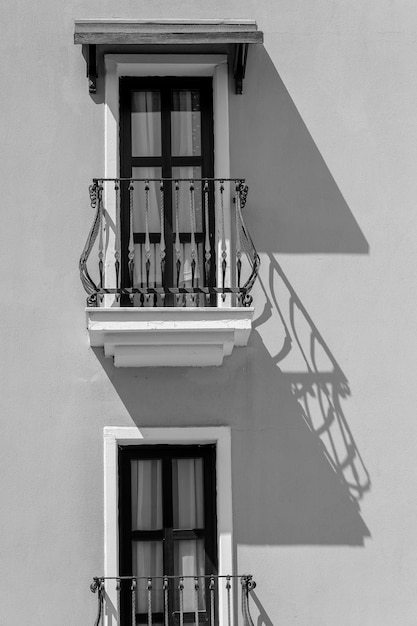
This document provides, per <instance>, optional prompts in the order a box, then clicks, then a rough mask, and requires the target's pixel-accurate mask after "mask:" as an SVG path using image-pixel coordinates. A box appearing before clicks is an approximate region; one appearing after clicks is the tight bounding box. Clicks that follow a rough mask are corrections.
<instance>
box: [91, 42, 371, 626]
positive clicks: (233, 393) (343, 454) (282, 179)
mask: <svg viewBox="0 0 417 626" xmlns="http://www.w3.org/2000/svg"><path fill="white" fill-rule="evenodd" d="M260 70H262V71H260ZM230 106H231V111H232V113H233V114H232V115H231V120H230V129H231V153H232V155H231V156H232V173H233V175H239V176H240V175H245V176H246V177H247V180H248V183H249V186H250V195H249V202H248V207H247V209H245V220H246V221H247V225H248V227H249V231H250V232H251V234H253V238H254V241H255V242H256V243H257V246H258V249H259V250H261V251H262V252H267V253H268V254H269V258H270V261H269V262H270V266H269V275H268V279H267V281H266V284H263V285H262V287H263V290H264V295H262V291H261V290H260V289H257V293H258V294H259V295H260V296H261V297H262V298H264V299H265V306H264V309H263V312H262V313H261V316H260V317H259V318H258V319H257V322H256V330H255V331H254V332H253V333H252V335H251V338H250V342H249V346H248V347H247V348H244V349H243V348H242V349H236V350H235V351H234V352H233V354H232V356H231V357H228V358H227V359H226V360H225V362H224V365H223V366H222V367H220V368H203V369H201V368H155V369H152V368H149V369H126V370H124V369H116V368H114V366H113V363H112V361H111V360H110V359H105V358H104V356H103V353H102V351H101V350H98V349H96V350H95V353H96V355H97V358H98V359H99V361H100V363H101V364H102V367H103V369H104V370H105V371H106V373H107V376H108V377H109V379H110V381H111V383H112V384H113V386H114V388H115V390H116V391H117V394H118V395H119V397H120V399H121V401H122V403H123V404H124V407H125V409H126V413H123V412H122V414H120V406H119V405H118V403H117V401H115V399H114V398H113V397H112V395H111V394H109V395H108V396H107V398H108V402H111V403H112V404H111V407H110V408H109V410H110V411H111V412H113V411H118V412H119V415H120V418H119V419H118V420H117V423H118V424H120V425H130V424H131V423H132V422H133V423H135V424H136V425H137V426H138V427H139V428H141V427H146V426H156V427H157V426H166V425H169V424H172V425H174V424H175V425H176V426H195V425H204V426H212V425H213V426H214V425H229V426H230V427H231V428H232V467H233V511H234V541H235V545H273V546H283V545H352V546H361V545H363V544H364V539H365V537H369V536H370V532H369V530H368V528H367V526H366V524H365V523H364V521H363V519H362V517H361V515H360V508H359V502H360V499H361V498H362V496H363V495H364V493H365V492H366V491H367V490H368V489H369V488H370V480H369V475H368V472H367V470H366V468H365V466H364V464H363V462H362V459H361V456H360V454H359V451H358V448H357V446H356V444H355V441H354V438H353V435H352V433H351V431H350V428H349V426H348V423H347V420H346V417H345V414H344V411H343V407H342V405H343V403H344V402H345V401H346V399H347V397H348V396H349V393H350V391H349V386H348V382H347V379H346V376H345V375H344V374H343V372H342V370H341V368H340V367H339V365H338V363H337V362H336V359H335V358H334V356H333V355H332V353H331V352H330V350H329V348H328V347H327V345H326V343H325V341H324V339H323V337H322V336H321V335H320V333H319V332H318V330H317V328H316V326H315V325H314V323H313V321H312V320H311V318H310V316H309V315H308V313H307V311H306V309H305V308H304V306H303V304H302V302H301V300H300V298H299V297H298V296H297V294H296V293H295V291H294V289H293V288H292V286H291V284H290V282H289V280H288V279H287V277H286V276H285V274H284V272H283V271H282V268H281V267H280V265H279V264H278V262H277V261H276V259H275V257H274V256H273V254H274V253H275V252H279V253H282V252H286V253H318V252H320V253H344V254H346V253H351V254H367V253H368V251H369V247H368V243H367V241H366V239H365V237H364V235H363V234H362V232H361V230H360V228H359V226H358V224H357V222H356V220H355V218H354V217H353V215H352V212H351V211H350V209H349V207H348V205H347V203H346V201H345V200H344V198H343V196H342V194H341V192H340V191H339V189H338V187H337V185H336V182H335V180H334V179H333V177H332V175H331V174H330V172H329V169H328V167H327V165H326V163H325V162H324V160H323V158H322V156H321V154H320V152H319V151H318V149H317V147H316V145H315V143H314V141H313V139H312V137H311V135H310V133H309V131H308V130H307V128H306V126H305V124H304V122H303V120H302V119H301V117H300V115H299V113H298V111H297V109H296V107H295V105H294V103H293V102H292V100H291V97H290V96H289V94H288V92H287V90H286V89H285V87H284V85H283V83H282V81H281V79H280V77H279V76H278V74H277V72H276V70H275V67H274V65H273V63H272V61H271V60H270V58H269V56H268V55H267V53H266V51H265V49H264V48H262V47H261V46H259V47H255V46H254V47H253V50H251V53H250V55H249V60H248V68H247V77H246V80H245V86H244V94H243V96H231V102H230ZM248 120H250V123H249V122H248ZM249 147H250V148H249ZM251 207H256V208H257V209H258V212H257V213H255V212H254V211H251ZM255 303H256V304H257V305H258V304H259V301H258V298H257V297H256V296H255ZM261 307H262V304H261ZM263 338H265V341H263ZM271 338H272V339H273V341H274V342H275V343H274V345H275V348H276V349H275V348H273V347H272V348H271V345H270V344H271ZM100 390H101V388H100ZM106 413H107V415H108V411H107V412H106ZM105 423H106V425H107V422H105ZM219 479H221V477H219ZM263 623H264V624H265V625H267V626H268V625H269V624H270V621H268V619H267V617H266V616H265V618H264V622H263Z"/></svg>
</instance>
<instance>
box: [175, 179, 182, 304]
mask: <svg viewBox="0 0 417 626" xmlns="http://www.w3.org/2000/svg"><path fill="white" fill-rule="evenodd" d="M179 195H180V183H179V181H178V180H176V181H175V259H176V266H177V289H178V288H179V286H180V275H181V244H180V228H179ZM179 300H180V296H179V294H178V295H177V303H178V302H179Z"/></svg>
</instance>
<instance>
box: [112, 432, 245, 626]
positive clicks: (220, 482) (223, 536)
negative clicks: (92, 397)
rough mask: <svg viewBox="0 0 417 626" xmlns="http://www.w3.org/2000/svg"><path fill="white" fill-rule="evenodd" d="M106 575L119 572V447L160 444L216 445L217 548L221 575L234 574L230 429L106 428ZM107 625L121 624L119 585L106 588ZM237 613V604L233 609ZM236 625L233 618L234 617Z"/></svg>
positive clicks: (222, 595) (222, 613)
mask: <svg viewBox="0 0 417 626" xmlns="http://www.w3.org/2000/svg"><path fill="white" fill-rule="evenodd" d="M103 435H104V575H105V576H117V575H118V572H119V525H118V480H119V477H118V446H119V445H138V446H139V445H149V444H152V445H158V444H186V445H193V444H209V443H214V444H215V445H216V492H217V511H216V513H217V545H218V570H219V574H220V575H227V574H231V573H232V572H233V511H232V464H231V429H230V427H228V426H216V427H190V428H188V427H184V428H137V427H118V426H117V427H112V426H108V427H105V428H104V431H103ZM106 602H107V610H106V612H105V613H106V622H105V623H106V625H107V626H116V625H117V623H118V622H117V618H118V616H117V595H116V590H115V585H108V587H107V589H106ZM231 609H232V611H233V603H232V606H231ZM219 618H220V624H227V599H226V590H225V589H224V586H223V585H219ZM232 623H234V622H233V615H232Z"/></svg>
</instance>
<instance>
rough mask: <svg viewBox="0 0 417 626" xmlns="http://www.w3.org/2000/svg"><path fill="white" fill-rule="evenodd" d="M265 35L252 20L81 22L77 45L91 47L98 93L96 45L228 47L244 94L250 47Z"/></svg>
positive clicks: (90, 61) (89, 68) (91, 75)
mask: <svg viewBox="0 0 417 626" xmlns="http://www.w3.org/2000/svg"><path fill="white" fill-rule="evenodd" d="M262 42H263V33H262V32H261V31H259V30H258V27H257V25H256V23H255V22H253V21H250V20H201V21H198V22H196V21H191V20H152V21H150V20H148V21H143V20H121V19H114V20H94V19H91V20H78V21H76V22H75V32H74V43H76V44H82V45H86V46H87V75H88V78H89V83H90V91H92V92H94V91H95V90H96V78H97V57H96V46H117V47H120V46H129V47H131V46H135V47H136V46H139V47H140V48H141V49H142V48H143V49H144V48H149V46H152V47H153V46H156V47H157V48H158V49H159V47H160V46H164V47H165V49H169V51H178V50H179V49H181V50H182V49H183V47H184V46H185V47H189V46H192V47H193V49H195V48H197V49H201V52H203V51H204V48H205V47H207V46H210V48H211V49H213V47H214V48H222V49H224V47H225V46H226V47H228V48H230V49H231V50H232V51H233V63H232V67H233V76H234V79H235V85H236V93H242V83H243V78H244V76H245V68H246V59H247V54H248V46H249V44H251V43H262Z"/></svg>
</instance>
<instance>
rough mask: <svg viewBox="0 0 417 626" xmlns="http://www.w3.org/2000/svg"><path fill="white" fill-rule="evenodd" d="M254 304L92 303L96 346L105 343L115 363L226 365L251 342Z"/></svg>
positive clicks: (89, 312) (91, 324) (91, 325)
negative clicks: (101, 305)
mask: <svg viewBox="0 0 417 626" xmlns="http://www.w3.org/2000/svg"><path fill="white" fill-rule="evenodd" d="M253 312H254V309H253V308H252V307H233V308H232V307H218V308H214V307H200V308H182V307H181V308H179V307H178V308H176V307H163V308H162V307H153V308H132V307H120V308H96V307H88V308H87V309H86V314H87V328H88V334H89V338H90V346H91V347H102V348H104V355H105V356H106V357H113V359H114V366H115V367H163V366H174V367H175V366H177V367H178V366H179V367H181V366H182V367H190V366H197V367H203V366H209V365H221V364H222V363H223V359H224V357H225V356H228V355H230V354H231V353H232V351H233V348H234V347H235V346H246V345H247V342H248V339H249V335H250V331H251V328H252V317H253Z"/></svg>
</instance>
